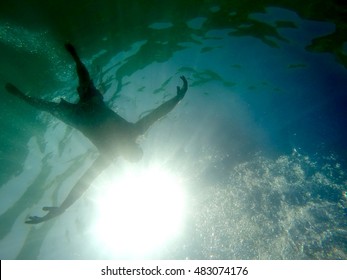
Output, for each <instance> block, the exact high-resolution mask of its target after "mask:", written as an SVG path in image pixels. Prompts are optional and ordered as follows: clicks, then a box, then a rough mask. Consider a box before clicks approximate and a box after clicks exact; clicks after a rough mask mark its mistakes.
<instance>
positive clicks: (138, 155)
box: [122, 143, 143, 162]
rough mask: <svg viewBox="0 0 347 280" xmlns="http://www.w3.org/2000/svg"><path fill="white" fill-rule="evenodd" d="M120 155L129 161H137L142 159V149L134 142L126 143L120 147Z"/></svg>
mask: <svg viewBox="0 0 347 280" xmlns="http://www.w3.org/2000/svg"><path fill="white" fill-rule="evenodd" d="M122 156H123V157H124V158H125V159H126V160H128V161H130V162H138V161H140V160H141V159H142V156H143V151H142V149H141V148H140V146H139V145H137V144H136V143H133V144H127V145H126V146H125V147H123V148H122Z"/></svg>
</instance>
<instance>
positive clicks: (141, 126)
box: [135, 76, 188, 135]
mask: <svg viewBox="0 0 347 280" xmlns="http://www.w3.org/2000/svg"><path fill="white" fill-rule="evenodd" d="M180 78H181V79H182V81H183V86H182V87H179V86H177V94H176V96H175V97H173V98H171V99H169V100H168V101H166V102H164V103H163V104H162V105H160V106H159V107H158V108H156V109H154V110H153V111H152V112H150V113H149V114H148V115H147V116H144V117H143V118H142V119H140V120H139V121H138V122H137V123H136V124H135V126H136V130H137V134H138V135H142V134H144V133H145V132H146V131H147V129H148V128H149V127H150V126H151V125H152V124H153V123H154V122H156V121H157V120H159V119H161V118H162V117H164V116H165V115H166V114H168V113H169V112H170V111H171V110H172V109H173V108H175V106H176V105H177V104H178V103H179V102H180V101H181V100H182V99H183V97H184V96H185V94H186V92H187V90H188V82H187V79H186V78H185V77H184V76H181V77H180Z"/></svg>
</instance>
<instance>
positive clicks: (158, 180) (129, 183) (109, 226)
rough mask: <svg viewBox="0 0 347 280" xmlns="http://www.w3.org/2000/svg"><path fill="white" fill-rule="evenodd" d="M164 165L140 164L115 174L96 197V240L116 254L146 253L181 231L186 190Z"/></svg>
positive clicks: (162, 244) (139, 254) (140, 254)
mask: <svg viewBox="0 0 347 280" xmlns="http://www.w3.org/2000/svg"><path fill="white" fill-rule="evenodd" d="M183 189H184V188H183V186H182V184H181V180H180V179H179V178H178V177H177V176H175V175H174V174H173V173H170V172H168V171H167V170H165V169H163V168H157V167H156V168H141V169H140V170H135V171H134V172H131V173H130V171H129V170H127V171H126V172H125V174H122V175H121V176H119V177H117V178H113V179H112V180H110V181H109V182H108V185H107V186H105V187H104V193H103V194H102V195H99V199H98V200H97V208H98V213H99V214H98V218H97V219H96V221H95V224H94V226H93V230H92V231H93V235H94V237H95V240H96V242H98V243H100V244H101V246H103V247H105V248H106V247H107V248H109V249H110V250H111V251H112V252H111V254H114V255H121V256H124V255H127V256H131V257H136V256H146V255H148V254H151V252H154V251H158V250H160V248H161V247H162V246H164V245H165V244H167V243H168V242H169V241H170V240H172V239H173V238H175V236H177V235H179V234H180V232H181V231H182V228H183V222H184V213H185V196H186V194H185V192H184V190H183Z"/></svg>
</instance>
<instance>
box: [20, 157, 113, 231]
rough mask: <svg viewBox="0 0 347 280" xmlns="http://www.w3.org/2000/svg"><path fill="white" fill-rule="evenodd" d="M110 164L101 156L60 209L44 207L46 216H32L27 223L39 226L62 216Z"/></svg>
mask: <svg viewBox="0 0 347 280" xmlns="http://www.w3.org/2000/svg"><path fill="white" fill-rule="evenodd" d="M110 163H111V162H110V161H109V160H107V159H105V157H103V156H99V157H98V158H97V159H96V160H95V161H94V163H93V164H92V165H91V166H90V167H89V168H88V170H87V171H86V172H85V173H84V174H83V176H82V177H81V178H80V179H79V180H78V182H77V183H76V185H75V186H74V187H73V188H72V190H71V191H70V193H69V194H68V196H67V197H66V198H65V200H64V201H63V203H62V204H61V205H60V207H43V208H42V210H44V211H48V213H47V214H46V215H45V216H43V217H38V216H30V217H29V218H28V220H26V221H25V223H27V224H39V223H42V222H45V221H47V220H50V219H52V218H54V217H56V216H59V215H60V214H62V213H63V212H64V211H65V210H66V209H67V208H69V207H70V206H71V205H72V204H73V203H74V202H75V201H76V200H77V199H79V198H80V197H81V196H82V195H83V193H84V192H85V191H86V190H87V189H88V188H89V187H90V185H91V183H92V182H93V181H94V179H96V177H98V176H99V175H100V173H101V172H102V171H103V170H104V169H106V168H107V167H108V166H109V165H110Z"/></svg>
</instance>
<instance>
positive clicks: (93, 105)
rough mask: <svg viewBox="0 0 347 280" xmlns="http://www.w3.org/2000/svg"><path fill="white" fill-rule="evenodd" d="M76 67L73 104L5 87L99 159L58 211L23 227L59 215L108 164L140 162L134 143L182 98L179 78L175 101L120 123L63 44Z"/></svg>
mask: <svg viewBox="0 0 347 280" xmlns="http://www.w3.org/2000/svg"><path fill="white" fill-rule="evenodd" d="M65 48H66V50H67V51H68V52H69V53H70V55H71V56H72V58H73V59H74V62H75V64H76V71H77V75H78V80H79V85H78V87H77V93H78V95H79V100H78V102H77V103H76V104H73V103H69V102H67V101H65V100H64V99H60V102H59V103H57V102H49V101H45V100H41V99H37V98H33V97H30V96H28V95H25V94H24V93H23V92H21V91H20V90H19V89H18V88H17V87H16V86H14V85H13V84H11V83H7V84H6V85H5V88H6V90H7V91H8V92H9V93H11V94H12V95H14V96H16V97H18V98H20V99H21V100H24V101H25V102H26V103H28V104H30V105H32V106H33V107H35V108H37V109H39V110H41V111H45V112H48V113H50V114H52V115H53V116H54V117H56V118H58V119H60V120H61V121H63V122H64V123H66V124H67V125H69V126H72V127H73V128H75V129H77V130H79V131H80V132H82V134H84V135H85V136H86V137H87V138H88V139H89V140H90V141H91V142H92V143H93V144H94V145H95V146H96V148H97V149H98V151H99V155H98V157H97V158H96V160H95V161H94V162H93V164H92V165H91V166H90V167H89V168H88V169H87V170H86V172H85V173H84V174H83V175H82V177H81V178H80V179H79V180H78V181H77V183H76V184H75V185H74V186H73V188H72V190H71V191H70V193H69V194H68V195H67V197H66V198H65V200H64V201H63V202H62V204H61V205H60V206H59V207H43V208H42V209H43V210H44V211H46V212H47V213H46V215H44V216H42V217H38V216H30V217H29V218H28V219H27V220H26V221H25V223H27V224H38V223H41V222H44V221H47V220H49V219H52V218H54V217H56V216H58V215H60V214H62V213H63V212H64V211H65V210H66V209H67V208H68V207H70V206H71V205H72V204H73V203H74V202H75V201H76V200H77V199H78V198H80V197H81V196H82V195H83V193H84V192H85V191H86V190H87V189H88V188H89V186H90V185H91V183H92V182H93V180H94V179H95V178H96V177H97V176H99V174H100V173H101V172H102V171H103V170H105V169H106V168H107V167H108V166H109V165H110V164H111V162H112V161H113V160H114V159H115V158H117V157H119V156H121V157H123V158H125V159H126V160H128V161H131V162H137V161H139V160H140V159H141V158H142V155H143V152H142V149H141V148H140V147H139V145H138V144H137V143H136V140H137V139H138V137H139V136H141V135H143V134H144V133H145V132H146V131H147V130H148V128H149V127H150V126H151V125H152V124H153V123H154V122H156V121H157V120H159V119H160V118H162V117H163V116H165V115H166V114H167V113H169V112H170V111H171V110H172V109H173V108H174V107H175V106H176V105H177V104H178V103H179V102H180V101H181V100H182V98H183V97H184V96H185V94H186V92H187V89H188V82H187V79H186V78H185V77H184V76H181V77H180V78H181V79H182V81H183V86H182V87H179V86H177V94H176V96H175V97H173V98H171V99H170V100H168V101H166V102H165V103H163V104H162V105H160V106H159V107H158V108H156V109H154V110H153V111H152V112H150V113H149V114H148V115H146V116H144V117H143V118H141V119H140V120H139V121H137V122H136V123H131V122H128V121H126V120H125V119H123V118H122V117H121V116H119V115H118V114H117V113H115V112H114V111H113V110H111V109H110V108H109V107H107V106H106V104H105V103H104V101H103V96H102V94H101V93H100V92H99V91H98V90H97V89H96V87H95V86H94V83H93V81H92V79H91V78H90V75H89V72H88V70H87V68H86V67H85V65H84V64H83V63H82V61H81V60H80V58H79V56H78V54H77V52H76V50H75V48H74V46H73V45H72V44H65Z"/></svg>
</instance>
